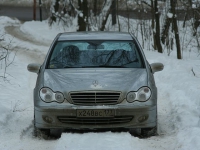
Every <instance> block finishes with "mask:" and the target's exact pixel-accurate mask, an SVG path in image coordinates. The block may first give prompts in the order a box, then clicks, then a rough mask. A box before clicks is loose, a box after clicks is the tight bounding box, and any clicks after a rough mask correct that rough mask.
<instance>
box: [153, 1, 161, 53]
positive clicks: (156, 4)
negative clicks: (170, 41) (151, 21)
mask: <svg viewBox="0 0 200 150" xmlns="http://www.w3.org/2000/svg"><path fill="white" fill-rule="evenodd" d="M154 9H155V21H156V32H155V39H156V48H157V50H158V52H159V53H162V52H163V49H162V46H161V43H160V16H159V12H158V1H157V0H155V1H154Z"/></svg>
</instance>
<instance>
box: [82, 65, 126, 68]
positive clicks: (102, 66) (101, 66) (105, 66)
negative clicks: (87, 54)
mask: <svg viewBox="0 0 200 150" xmlns="http://www.w3.org/2000/svg"><path fill="white" fill-rule="evenodd" d="M82 68H126V67H124V66H107V65H99V66H82Z"/></svg>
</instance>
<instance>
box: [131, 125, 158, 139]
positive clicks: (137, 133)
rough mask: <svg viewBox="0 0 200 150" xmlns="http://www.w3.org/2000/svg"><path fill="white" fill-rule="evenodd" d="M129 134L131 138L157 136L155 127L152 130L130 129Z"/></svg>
mask: <svg viewBox="0 0 200 150" xmlns="http://www.w3.org/2000/svg"><path fill="white" fill-rule="evenodd" d="M129 133H130V134H131V135H133V136H134V135H135V136H139V137H141V138H148V137H151V136H155V135H157V126H156V127H153V128H141V129H130V130H129Z"/></svg>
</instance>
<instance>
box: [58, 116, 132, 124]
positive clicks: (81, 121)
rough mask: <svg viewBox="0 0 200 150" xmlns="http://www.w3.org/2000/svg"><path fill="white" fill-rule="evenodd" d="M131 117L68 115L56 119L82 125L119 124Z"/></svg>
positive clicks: (129, 119)
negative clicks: (80, 116) (79, 116)
mask: <svg viewBox="0 0 200 150" xmlns="http://www.w3.org/2000/svg"><path fill="white" fill-rule="evenodd" d="M132 119H133V116H115V117H113V118H77V117H68V116H59V117H58V120H59V121H60V122H62V123H67V124H82V125H84V124H85V125H102V124H120V123H127V122H130V121H131V120H132Z"/></svg>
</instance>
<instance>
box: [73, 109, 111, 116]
mask: <svg viewBox="0 0 200 150" xmlns="http://www.w3.org/2000/svg"><path fill="white" fill-rule="evenodd" d="M114 115H115V110H114V109H98V110H97V109H77V111H76V116H77V117H113V116H114Z"/></svg>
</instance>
